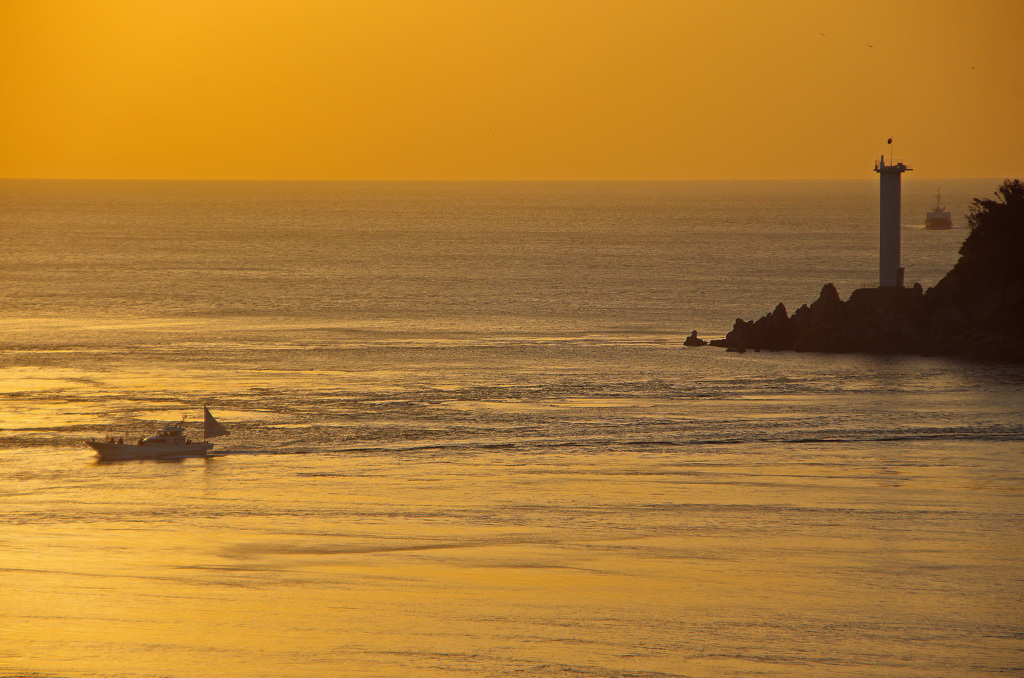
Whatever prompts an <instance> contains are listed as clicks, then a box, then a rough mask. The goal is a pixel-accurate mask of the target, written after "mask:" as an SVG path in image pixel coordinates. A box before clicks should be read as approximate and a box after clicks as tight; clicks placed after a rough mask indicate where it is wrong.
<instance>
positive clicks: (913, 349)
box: [710, 180, 1024, 363]
mask: <svg viewBox="0 0 1024 678" xmlns="http://www.w3.org/2000/svg"><path fill="white" fill-rule="evenodd" d="M996 197H997V199H996V200H992V199H979V198H976V199H975V200H974V203H973V204H972V207H971V212H970V214H969V216H968V222H969V224H970V228H971V231H970V234H969V235H968V236H967V238H966V239H965V240H964V243H963V245H962V246H961V247H960V260H959V261H958V262H957V263H956V265H955V266H954V267H953V270H951V271H950V272H949V273H947V274H946V276H945V277H944V278H943V279H942V280H940V281H939V282H938V284H936V285H935V287H932V288H929V289H928V290H927V291H925V290H923V289H922V287H921V285H920V284H916V285H914V286H913V287H876V288H864V289H859V290H855V291H854V292H853V294H851V295H850V298H849V299H848V300H846V301H843V300H842V299H841V298H840V296H839V292H838V290H837V289H836V287H835V285H833V284H832V283H829V284H827V285H825V286H824V287H823V288H822V290H821V294H820V296H819V297H818V299H817V300H816V301H815V302H814V303H812V304H811V305H810V306H808V305H806V304H804V305H803V306H801V307H800V308H798V309H797V310H796V311H795V312H794V313H793V314H792V315H790V314H789V313H787V311H786V307H785V306H783V305H782V304H779V305H778V306H776V307H775V310H774V311H772V312H771V313H769V314H767V315H765V316H764V317H762V318H761V319H759V320H756V321H754V320H743V319H737V320H736V324H735V325H734V326H733V329H732V331H731V332H729V334H728V335H726V337H725V339H717V340H714V341H712V342H710V343H711V344H712V345H714V346H724V347H726V348H728V349H729V350H733V351H745V350H748V349H749V350H762V349H767V350H773V351H817V352H824V353H887V354H896V353H903V354H917V355H947V356H962V357H968V358H974V359H981V360H994V361H1005V362H1014V363H1024V184H1022V183H1021V181H1020V180H1006V181H1004V182H1003V183H1002V184H1001V185H1000V186H999V188H998V190H997V191H996Z"/></svg>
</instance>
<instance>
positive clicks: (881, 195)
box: [875, 140, 910, 287]
mask: <svg viewBox="0 0 1024 678" xmlns="http://www.w3.org/2000/svg"><path fill="white" fill-rule="evenodd" d="M890 142H891V140H890ZM875 171H876V172H878V174H879V182H880V183H879V188H878V286H879V287H903V268H902V267H901V266H900V179H901V177H902V176H903V173H904V172H907V171H910V168H909V167H907V166H906V165H904V164H903V163H902V162H898V161H893V160H892V158H890V163H889V164H888V165H887V164H885V156H884V155H883V156H882V158H881V160H877V161H875Z"/></svg>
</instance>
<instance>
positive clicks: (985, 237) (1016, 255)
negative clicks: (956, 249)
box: [954, 179, 1024, 284]
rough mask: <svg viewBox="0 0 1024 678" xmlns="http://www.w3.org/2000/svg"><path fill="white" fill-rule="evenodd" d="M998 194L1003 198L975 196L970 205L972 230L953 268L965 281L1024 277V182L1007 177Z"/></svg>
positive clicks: (994, 280)
mask: <svg viewBox="0 0 1024 678" xmlns="http://www.w3.org/2000/svg"><path fill="white" fill-rule="evenodd" d="M995 195H996V197H997V198H1000V200H992V199H991V198H985V199H982V198H975V199H974V202H973V204H972V205H971V212H970V215H969V216H968V217H967V221H968V223H969V224H970V226H971V232H970V234H969V235H968V236H967V239H966V240H964V243H963V245H962V246H961V247H960V257H961V259H960V261H959V262H957V265H956V266H955V267H954V271H957V269H959V271H957V272H958V273H960V274H961V275H962V276H963V279H962V282H963V283H964V284H971V283H976V282H978V281H979V279H988V280H991V281H993V282H998V283H1001V284H1006V283H1008V282H1011V281H1013V280H1024V183H1021V181H1020V179H1012V180H1011V179H1007V180H1006V181H1004V182H1003V183H1002V184H1001V185H1000V186H999V188H998V189H997V190H996V192H995Z"/></svg>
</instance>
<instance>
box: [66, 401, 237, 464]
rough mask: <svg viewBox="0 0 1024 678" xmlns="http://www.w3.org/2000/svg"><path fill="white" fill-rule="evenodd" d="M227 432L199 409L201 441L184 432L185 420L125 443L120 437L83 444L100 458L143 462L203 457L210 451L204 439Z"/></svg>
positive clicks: (205, 411)
mask: <svg viewBox="0 0 1024 678" xmlns="http://www.w3.org/2000/svg"><path fill="white" fill-rule="evenodd" d="M227 434H228V430H227V429H226V428H224V426H223V425H222V424H221V423H220V422H219V421H217V420H216V419H214V418H213V415H212V414H210V410H208V409H207V408H205V407H204V408H203V440H202V442H193V441H192V440H191V439H190V438H188V437H187V435H186V433H185V419H184V417H182V420H181V421H180V422H178V423H175V424H167V425H166V426H164V427H163V428H161V429H160V430H159V431H157V432H156V433H155V434H153V435H151V436H146V437H145V438H139V440H138V442H136V443H126V442H125V440H124V438H117V439H115V438H114V437H113V436H107V438H106V440H92V439H90V440H87V441H85V444H86V445H88V446H89V447H91V448H92V449H94V450H96V454H97V455H99V457H100V459H146V458H151V457H197V456H198V457H205V456H206V455H207V454H208V453H209V452H210V450H212V449H213V443H209V442H207V441H206V439H207V438H216V437H217V436H223V435H227Z"/></svg>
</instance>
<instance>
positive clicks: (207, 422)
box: [203, 406, 228, 438]
mask: <svg viewBox="0 0 1024 678" xmlns="http://www.w3.org/2000/svg"><path fill="white" fill-rule="evenodd" d="M227 434H228V430H227V429H226V428H224V425H223V424H221V423H220V422H219V421H217V420H216V419H214V418H213V415H212V414H210V410H208V409H207V408H206V407H205V406H204V407H203V437H205V438H216V437H217V436H226V435H227Z"/></svg>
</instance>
